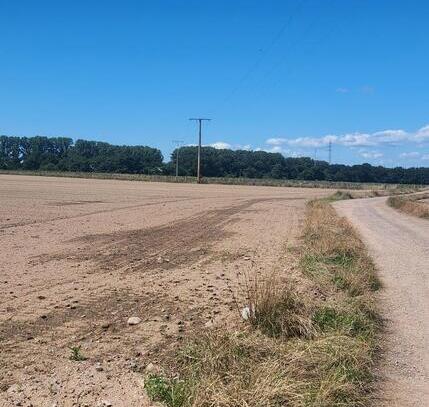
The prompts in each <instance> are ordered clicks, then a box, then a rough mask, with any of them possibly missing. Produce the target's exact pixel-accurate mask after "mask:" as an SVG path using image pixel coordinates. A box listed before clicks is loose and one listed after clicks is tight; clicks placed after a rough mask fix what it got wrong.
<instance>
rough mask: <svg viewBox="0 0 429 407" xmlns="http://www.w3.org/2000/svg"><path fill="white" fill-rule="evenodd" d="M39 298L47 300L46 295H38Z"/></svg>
mask: <svg viewBox="0 0 429 407" xmlns="http://www.w3.org/2000/svg"><path fill="white" fill-rule="evenodd" d="M37 298H38V299H39V300H46V297H45V296H44V295H38V296H37Z"/></svg>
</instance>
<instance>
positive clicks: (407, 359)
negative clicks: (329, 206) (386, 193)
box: [334, 198, 429, 407]
mask: <svg viewBox="0 0 429 407" xmlns="http://www.w3.org/2000/svg"><path fill="white" fill-rule="evenodd" d="M334 206H335V208H336V209H337V211H338V212H339V213H340V215H342V216H346V217H347V218H348V219H349V220H350V221H351V222H352V223H353V224H354V226H355V227H356V228H357V230H358V231H359V232H360V234H361V235H362V237H363V239H364V241H365V243H366V244H367V246H368V248H369V250H370V254H371V255H372V257H373V258H374V260H375V262H376V264H377V266H378V270H379V275H380V278H381V280H382V283H383V289H382V291H381V294H380V301H381V308H382V310H383V314H384V317H385V319H386V343H385V345H384V349H385V353H384V355H383V358H382V359H383V361H382V365H381V368H380V376H381V379H382V380H381V388H380V392H379V393H380V404H379V405H382V406H386V407H387V406H389V407H395V406H397V407H411V406H413V407H423V406H429V221H428V220H425V219H419V218H416V217H413V216H410V215H406V214H403V213H401V212H399V211H397V210H395V209H393V208H390V207H388V206H387V205H386V198H371V199H359V200H349V201H341V202H337V203H335V204H334Z"/></svg>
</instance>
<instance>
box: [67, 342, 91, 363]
mask: <svg viewBox="0 0 429 407" xmlns="http://www.w3.org/2000/svg"><path fill="white" fill-rule="evenodd" d="M81 348H82V347H81V346H80V345H79V346H72V347H71V348H70V351H71V355H70V360H74V361H75V362H81V361H83V360H86V359H87V358H86V357H85V356H84V355H83V354H82V351H81Z"/></svg>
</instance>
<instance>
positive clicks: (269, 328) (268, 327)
mask: <svg viewBox="0 0 429 407" xmlns="http://www.w3.org/2000/svg"><path fill="white" fill-rule="evenodd" d="M244 286H245V293H244V296H245V298H246V299H247V301H248V304H247V305H246V310H247V314H248V316H247V317H248V321H249V323H250V324H251V325H252V326H253V327H254V328H257V329H259V330H260V331H261V332H262V333H264V334H265V335H268V336H271V337H275V338H283V339H285V338H291V337H311V336H312V335H313V327H312V321H311V309H310V304H311V302H310V303H309V302H307V301H306V298H304V297H303V296H302V294H299V293H298V292H297V291H296V290H295V289H294V288H293V287H292V284H291V282H289V281H282V280H281V279H280V278H279V276H277V275H271V276H269V277H268V278H266V279H264V280H261V278H260V277H258V276H257V275H255V276H253V277H252V278H249V277H247V278H246V282H245V284H244ZM239 308H241V307H239Z"/></svg>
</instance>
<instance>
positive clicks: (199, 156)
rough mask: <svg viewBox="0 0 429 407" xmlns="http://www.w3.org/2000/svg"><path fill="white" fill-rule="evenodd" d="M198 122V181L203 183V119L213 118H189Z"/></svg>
mask: <svg viewBox="0 0 429 407" xmlns="http://www.w3.org/2000/svg"><path fill="white" fill-rule="evenodd" d="M189 120H192V121H195V122H198V162H197V183H198V184H201V123H202V122H203V121H210V120H211V119H204V118H202V117H199V118H196V119H194V118H193V119H189Z"/></svg>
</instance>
